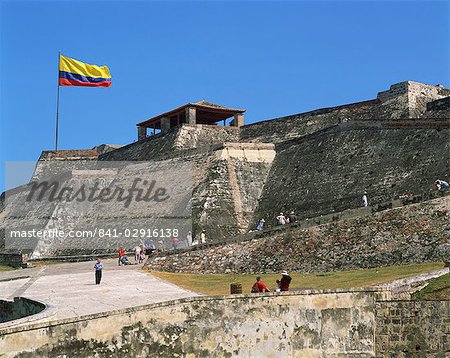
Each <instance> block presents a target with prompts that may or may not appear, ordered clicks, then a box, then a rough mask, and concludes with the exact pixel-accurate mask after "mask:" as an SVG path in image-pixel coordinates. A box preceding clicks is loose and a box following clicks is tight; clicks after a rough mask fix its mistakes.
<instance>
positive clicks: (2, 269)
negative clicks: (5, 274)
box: [0, 265, 19, 271]
mask: <svg viewBox="0 0 450 358" xmlns="http://www.w3.org/2000/svg"><path fill="white" fill-rule="evenodd" d="M18 268H19V267H12V266H7V265H0V271H10V270H17V269H18Z"/></svg>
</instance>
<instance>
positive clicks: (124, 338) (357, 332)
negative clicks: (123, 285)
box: [0, 290, 385, 357]
mask: <svg viewBox="0 0 450 358" xmlns="http://www.w3.org/2000/svg"><path fill="white" fill-rule="evenodd" d="M384 295H385V293H382V292H376V291H370V290H359V291H358V290H355V291H351V290H350V291H348V290H341V291H339V290H337V291H333V290H330V291H307V292H303V293H285V294H266V295H236V296H219V297H196V298H188V299H184V300H179V301H172V302H166V303H160V304H154V305H148V306H140V307H135V308H131V309H126V310H120V311H113V312H108V313H104V314H96V315H90V316H84V317H80V318H76V319H67V320H63V321H53V322H50V323H42V324H34V325H28V326H21V327H17V328H9V329H3V330H0V347H1V349H2V352H3V353H4V354H5V356H6V357H32V356H34V357H35V356H57V355H62V354H65V355H68V356H79V357H85V356H90V357H92V356H97V357H111V356H122V355H124V354H126V355H129V356H133V357H148V356H151V357H174V356H183V357H236V356H240V357H256V356H265V357H284V356H293V357H329V356H347V357H348V356H354V357H373V356H374V354H375V347H374V343H375V342H374V333H375V315H374V313H375V303H376V299H377V298H380V297H383V296H384ZM30 332H33V334H30Z"/></svg>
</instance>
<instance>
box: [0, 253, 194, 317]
mask: <svg viewBox="0 0 450 358" xmlns="http://www.w3.org/2000/svg"><path fill="white" fill-rule="evenodd" d="M94 263H95V262H94V261H88V262H78V263H62V264H52V265H45V266H38V267H34V268H27V269H20V270H14V271H3V272H0V299H8V300H12V299H13V298H14V297H18V296H21V297H27V298H30V299H34V300H37V301H41V302H44V303H47V304H49V305H51V306H53V309H52V311H54V314H53V315H52V317H51V318H52V319H62V318H69V317H74V316H81V315H86V314H92V313H98V312H105V311H111V310H116V309H121V308H127V307H133V306H139V305H145V304H150V303H156V302H162V301H169V300H174V299H179V298H185V297H191V296H196V295H197V294H196V293H194V292H191V291H187V290H184V289H182V288H180V287H178V286H175V285H173V284H170V283H167V282H165V281H162V280H161V279H159V278H156V277H154V276H152V275H151V274H149V273H145V272H143V271H141V268H142V264H140V265H131V266H118V265H117V260H116V259H108V260H104V261H103V263H104V264H105V268H104V270H103V278H102V282H101V284H100V285H95V278H94V268H93V266H94Z"/></svg>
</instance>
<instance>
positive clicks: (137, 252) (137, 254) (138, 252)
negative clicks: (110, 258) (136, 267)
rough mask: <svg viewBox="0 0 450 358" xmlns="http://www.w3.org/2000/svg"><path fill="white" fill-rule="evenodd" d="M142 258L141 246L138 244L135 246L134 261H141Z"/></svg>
mask: <svg viewBox="0 0 450 358" xmlns="http://www.w3.org/2000/svg"><path fill="white" fill-rule="evenodd" d="M140 260H141V247H140V246H139V245H136V247H135V248H134V261H136V262H139V261H140Z"/></svg>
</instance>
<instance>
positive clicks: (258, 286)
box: [252, 276, 270, 293]
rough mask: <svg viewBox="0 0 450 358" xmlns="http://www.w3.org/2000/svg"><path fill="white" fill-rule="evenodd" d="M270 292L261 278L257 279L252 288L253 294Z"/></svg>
mask: <svg viewBox="0 0 450 358" xmlns="http://www.w3.org/2000/svg"><path fill="white" fill-rule="evenodd" d="M269 291H270V290H269V289H268V288H267V286H266V285H265V283H264V282H262V281H261V277H259V276H258V277H256V282H255V284H254V285H253V287H252V292H253V293H256V292H269Z"/></svg>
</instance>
